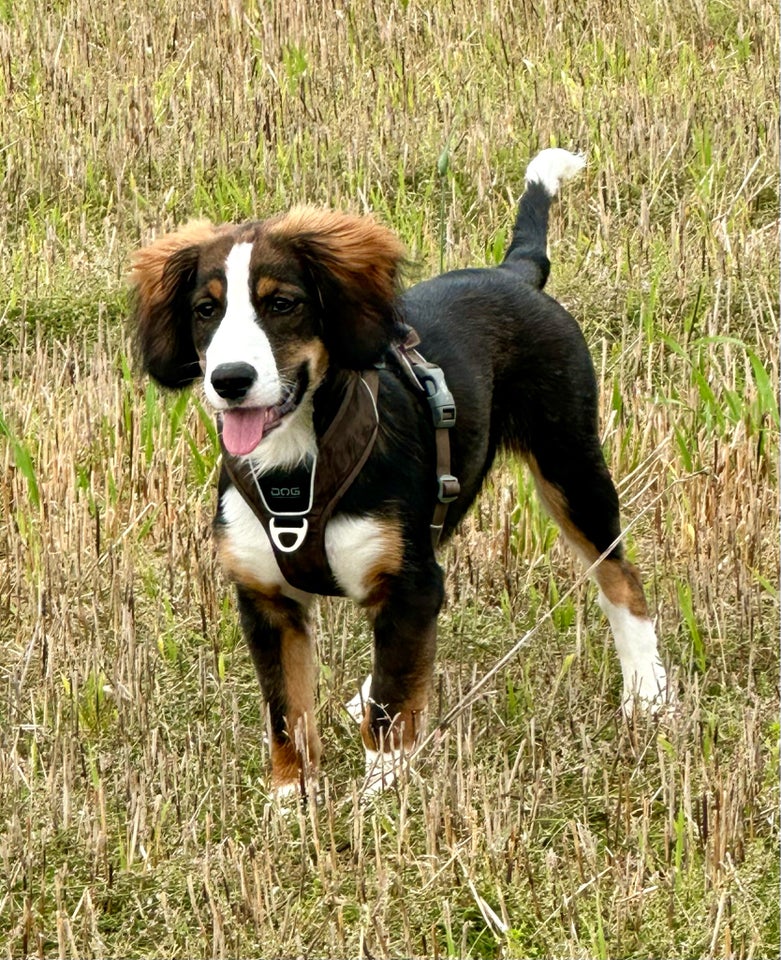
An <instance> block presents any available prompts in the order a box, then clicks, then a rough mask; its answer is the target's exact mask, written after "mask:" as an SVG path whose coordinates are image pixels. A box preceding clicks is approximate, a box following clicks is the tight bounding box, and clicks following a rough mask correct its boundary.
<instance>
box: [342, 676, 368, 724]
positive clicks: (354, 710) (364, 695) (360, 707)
mask: <svg viewBox="0 0 781 960" xmlns="http://www.w3.org/2000/svg"><path fill="white" fill-rule="evenodd" d="M371 685H372V675H371V674H369V676H368V677H367V678H366V679H365V680H364V681H363V685H362V686H361V689H360V690H359V691H358V693H356V694H355V696H354V697H353V698H352V700H348V701H347V703H346V704H345V705H344V708H345V710H346V711H347V712H348V713H349V714H350V716H351V717H352V718H353V720H355V722H356V723H360V722H361V720H363V713H364V710H365V709H366V704H367V703H369V690H371Z"/></svg>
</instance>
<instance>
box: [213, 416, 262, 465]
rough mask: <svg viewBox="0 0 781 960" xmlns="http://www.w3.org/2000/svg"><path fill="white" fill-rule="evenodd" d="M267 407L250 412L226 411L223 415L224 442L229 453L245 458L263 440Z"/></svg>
mask: <svg viewBox="0 0 781 960" xmlns="http://www.w3.org/2000/svg"><path fill="white" fill-rule="evenodd" d="M267 413H268V410H267V409H266V407H253V408H251V409H249V410H226V411H225V412H224V413H223V415H222V442H223V443H224V444H225V449H226V450H227V451H228V453H232V454H233V456H234V457H244V456H246V455H247V454H248V453H252V451H253V450H254V449H255V447H257V445H258V444H259V443H260V441H261V440H262V439H263V430H264V429H265V427H266V414H267Z"/></svg>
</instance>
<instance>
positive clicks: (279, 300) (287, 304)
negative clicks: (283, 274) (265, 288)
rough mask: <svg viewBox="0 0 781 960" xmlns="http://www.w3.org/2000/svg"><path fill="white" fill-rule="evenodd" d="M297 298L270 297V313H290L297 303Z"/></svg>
mask: <svg viewBox="0 0 781 960" xmlns="http://www.w3.org/2000/svg"><path fill="white" fill-rule="evenodd" d="M297 302H298V301H297V300H293V299H291V298H290V297H272V299H271V302H270V304H269V306H270V307H271V312H272V313H290V311H291V310H293V309H294V308H295V306H296V304H297Z"/></svg>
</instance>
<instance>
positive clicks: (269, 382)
mask: <svg viewBox="0 0 781 960" xmlns="http://www.w3.org/2000/svg"><path fill="white" fill-rule="evenodd" d="M251 256H252V244H251V243H237V244H235V245H234V246H233V247H231V250H230V253H229V254H228V256H227V258H226V260H225V281H226V302H225V314H224V316H223V318H222V320H221V321H220V325H219V326H218V327H217V329H216V330H215V332H214V336H213V337H212V340H211V343H210V344H209V346H208V347H207V349H206V370H205V373H204V391H205V393H206V399H207V400H208V401H209V403H210V404H211V405H212V406H213V407H214V409H215V410H224V409H226V407H227V406H228V402H227V401H226V400H225V399H224V398H223V397H221V396H220V395H219V394H218V393H217V391H216V390H215V389H214V386H213V385H212V382H211V377H212V374H213V373H214V371H215V370H216V369H217V367H219V366H220V365H221V364H223V363H248V364H249V365H250V366H252V367H254V369H255V372H256V374H257V378H256V380H255V382H254V384H253V385H252V387H251V388H250V390H249V392H248V393H247V395H246V397H245V398H244V400H243V401H242V406H243V407H272V406H274V404H276V403H279V401H280V399H281V396H282V386H281V383H280V378H279V371H278V370H277V365H276V362H275V360H274V354H273V353H272V350H271V344H270V343H269V340H268V337H267V336H266V334H265V333H264V332H263V330H262V329H261V328H260V326H259V325H258V322H257V317H256V314H255V308H254V306H253V305H252V297H251V295H250V258H251Z"/></svg>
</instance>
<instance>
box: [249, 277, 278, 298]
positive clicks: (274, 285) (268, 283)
mask: <svg viewBox="0 0 781 960" xmlns="http://www.w3.org/2000/svg"><path fill="white" fill-rule="evenodd" d="M282 292H283V291H282V288H281V285H280V283H279V280H275V279H274V278H273V277H260V278H259V279H258V282H257V284H256V285H255V293H256V294H257V296H258V300H263V298H264V297H270V296H271V294H273V293H282Z"/></svg>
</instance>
